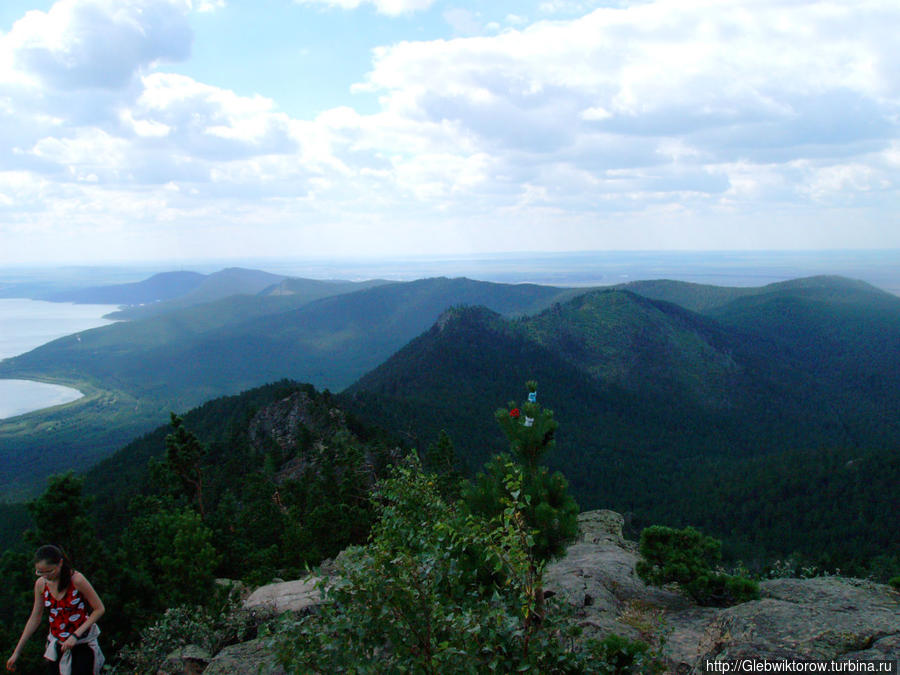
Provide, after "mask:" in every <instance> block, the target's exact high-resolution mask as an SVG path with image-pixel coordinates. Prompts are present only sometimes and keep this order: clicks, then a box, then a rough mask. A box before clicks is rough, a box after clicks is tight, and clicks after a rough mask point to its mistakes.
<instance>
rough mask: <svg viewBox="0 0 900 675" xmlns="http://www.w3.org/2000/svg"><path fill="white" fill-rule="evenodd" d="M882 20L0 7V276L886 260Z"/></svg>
mask: <svg viewBox="0 0 900 675" xmlns="http://www.w3.org/2000/svg"><path fill="white" fill-rule="evenodd" d="M898 34H900V3H898V2H897V0H852V1H850V0H832V1H829V2H824V1H823V2H806V1H804V0H490V1H489V2H488V1H485V0H482V1H480V2H479V1H476V0H263V1H260V0H59V1H58V2H50V1H42V0H2V3H0V263H3V264H9V263H26V262H37V261H46V262H57V261H112V260H139V259H164V258H171V257H173V254H174V253H176V252H177V254H178V255H179V256H180V255H191V257H195V258H236V257H245V256H254V257H262V256H277V257H282V258H283V257H290V256H298V257H307V256H319V255H324V256H333V255H344V256H359V255H404V254H430V253H462V254H465V253H473V252H500V251H528V250H538V251H567V250H606V249H651V250H660V249H782V248H787V249H794V248H847V247H850V248H900V218H898V206H900V49H898V48H897V35H898Z"/></svg>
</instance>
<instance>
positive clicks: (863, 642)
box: [701, 577, 900, 665]
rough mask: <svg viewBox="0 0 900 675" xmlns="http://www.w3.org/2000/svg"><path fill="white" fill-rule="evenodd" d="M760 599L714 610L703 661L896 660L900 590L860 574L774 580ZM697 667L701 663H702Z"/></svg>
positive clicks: (763, 585) (767, 583)
mask: <svg viewBox="0 0 900 675" xmlns="http://www.w3.org/2000/svg"><path fill="white" fill-rule="evenodd" d="M760 596H761V598H760V600H757V601H754V602H746V603H744V604H741V605H736V606H734V607H729V608H728V609H724V610H722V611H720V612H719V613H718V614H717V616H716V617H715V619H714V620H713V621H712V622H710V624H709V626H708V627H707V630H708V633H707V639H706V644H705V645H704V646H705V647H706V651H705V653H704V654H703V657H702V658H703V660H716V659H719V660H722V659H724V660H731V659H736V658H742V657H749V656H754V657H755V658H793V659H827V660H831V659H842V660H848V659H851V660H859V659H900V647H898V643H900V595H898V594H897V593H896V592H894V591H893V590H891V588H890V587H889V586H884V585H882V584H876V583H873V582H871V581H865V580H861V579H845V578H841V577H817V578H815V579H772V580H770V581H764V582H762V583H761V584H760ZM701 665H702V664H701Z"/></svg>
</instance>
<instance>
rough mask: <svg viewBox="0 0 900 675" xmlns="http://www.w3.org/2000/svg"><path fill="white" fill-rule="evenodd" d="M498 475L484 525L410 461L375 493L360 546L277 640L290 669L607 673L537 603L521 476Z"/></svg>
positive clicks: (559, 618) (561, 612) (555, 608)
mask: <svg viewBox="0 0 900 675" xmlns="http://www.w3.org/2000/svg"><path fill="white" fill-rule="evenodd" d="M505 469H506V473H505V476H506V480H505V481H504V489H505V492H504V496H503V499H504V503H505V506H506V508H505V509H504V510H503V512H502V513H501V514H500V515H499V516H498V517H497V518H496V519H495V520H493V521H492V522H487V521H485V520H483V519H481V518H477V517H474V516H472V515H465V514H464V513H462V512H461V510H460V508H459V505H458V504H455V503H452V502H447V501H446V500H445V499H444V498H443V497H441V495H440V493H439V490H438V483H437V481H436V479H435V477H434V476H433V475H429V474H425V473H423V472H421V470H420V468H419V466H418V464H417V461H416V460H415V458H412V457H411V458H410V459H409V460H408V461H407V463H406V464H405V465H402V466H400V467H398V468H397V469H396V471H395V473H394V474H393V476H392V477H391V478H390V479H388V480H387V481H385V482H383V483H382V484H381V485H380V486H379V488H378V490H377V491H376V497H375V505H376V510H377V512H378V515H379V520H378V522H377V524H376V525H375V527H374V528H373V531H372V537H371V539H370V542H369V545H368V546H367V547H365V548H355V549H351V550H350V551H348V552H347V553H345V555H343V556H341V560H340V565H339V575H338V576H337V577H336V578H333V579H332V580H331V582H330V584H331V585H330V586H328V585H325V584H323V593H324V595H325V597H326V598H327V599H328V600H330V602H327V603H325V604H324V605H323V606H322V607H321V608H320V610H319V612H318V613H317V614H312V615H309V616H306V617H302V618H300V619H298V620H293V621H289V622H288V623H287V624H286V625H285V627H284V630H283V631H282V632H281V634H280V635H278V636H277V637H276V638H275V640H274V642H275V645H276V648H277V651H278V653H279V658H280V660H281V662H282V664H283V665H284V666H285V667H286V668H287V670H288V672H296V673H309V672H352V673H360V674H361V673H384V672H404V673H471V672H498V673H500V672H503V673H507V672H531V673H584V672H606V671H603V670H598V669H597V668H599V665H597V664H599V663H600V661H598V660H597V659H598V657H599V655H600V653H599V652H598V651H596V650H593V651H592V650H589V649H584V648H582V647H581V646H580V644H579V643H578V642H577V640H576V638H577V637H578V635H580V629H579V628H578V626H577V625H576V623H575V622H574V621H570V620H568V619H567V615H566V613H565V612H566V610H565V609H564V608H563V606H562V604H560V605H556V604H555V603H548V605H547V606H544V604H543V595H542V593H539V592H538V590H539V589H540V588H541V575H542V571H543V566H542V564H541V563H539V562H537V561H536V560H535V558H534V556H533V552H532V546H533V543H534V537H533V533H532V532H531V531H530V530H529V529H528V528H527V527H526V526H525V524H524V523H525V521H524V517H523V508H524V506H525V501H524V500H525V495H524V494H523V491H522V487H521V482H522V471H521V468H520V467H518V466H517V465H515V464H513V463H512V462H510V463H508V464H506V466H505ZM610 672H612V671H610Z"/></svg>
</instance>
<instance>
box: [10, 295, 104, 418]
mask: <svg viewBox="0 0 900 675" xmlns="http://www.w3.org/2000/svg"><path fill="white" fill-rule="evenodd" d="M116 309H117V308H116V307H115V306H111V305H72V304H67V303H56V302H42V301H40V300H26V299H24V298H0V360H2V359H6V358H9V357H11V356H16V355H18V354H24V353H25V352H28V351H31V350H32V349H34V348H35V347H40V346H41V345H42V344H46V343H47V342H50V341H52V340H55V339H57V338H61V337H64V336H66V335H71V334H73V333H79V332H81V331H83V330H88V329H90V328H96V327H98V326H104V325H106V324H108V323H111V322H110V321H108V320H106V319H103V318H102V317H103V315H104V314H107V313H109V312H112V311H114V310H116ZM79 398H81V392H80V391H77V390H75V389H71V388H69V387H62V386H59V385H55V384H44V383H42V382H30V381H26V380H0V419H4V418H7V417H14V416H16V415H22V414H24V413H26V412H32V411H34V410H40V409H42V408H49V407H51V406H55V405H61V404H63V403H69V402H71V401H75V400H77V399H79Z"/></svg>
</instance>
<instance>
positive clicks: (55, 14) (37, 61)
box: [3, 0, 191, 91]
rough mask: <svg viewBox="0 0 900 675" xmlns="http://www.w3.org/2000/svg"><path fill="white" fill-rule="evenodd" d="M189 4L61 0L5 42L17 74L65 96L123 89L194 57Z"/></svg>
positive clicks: (180, 0)
mask: <svg viewBox="0 0 900 675" xmlns="http://www.w3.org/2000/svg"><path fill="white" fill-rule="evenodd" d="M188 9H189V3H187V2H186V0H60V1H59V2H57V3H56V4H55V5H53V7H52V8H51V9H50V10H49V11H48V12H40V11H31V12H28V13H27V14H26V15H25V16H24V17H23V18H22V19H20V20H19V21H17V22H16V23H15V24H14V25H13V27H12V30H10V32H9V33H8V34H7V35H5V36H3V42H4V51H8V53H9V54H10V55H11V60H12V62H13V64H14V65H15V68H16V69H17V70H18V71H20V72H21V73H23V74H25V75H27V76H29V77H31V78H33V79H34V80H36V81H38V82H39V83H40V84H41V85H42V86H46V87H50V88H52V89H60V90H68V91H71V90H77V89H94V88H100V89H121V88H123V87H126V86H127V85H128V84H129V82H130V81H131V78H132V77H133V76H134V74H135V73H137V72H139V71H140V70H141V69H144V68H146V67H148V66H150V65H151V64H153V63H156V62H159V61H177V60H181V59H184V58H186V57H187V55H188V54H189V53H190V45H191V32H190V28H189V26H188V24H187V20H186V16H185V15H186V11H187V10H188Z"/></svg>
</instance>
